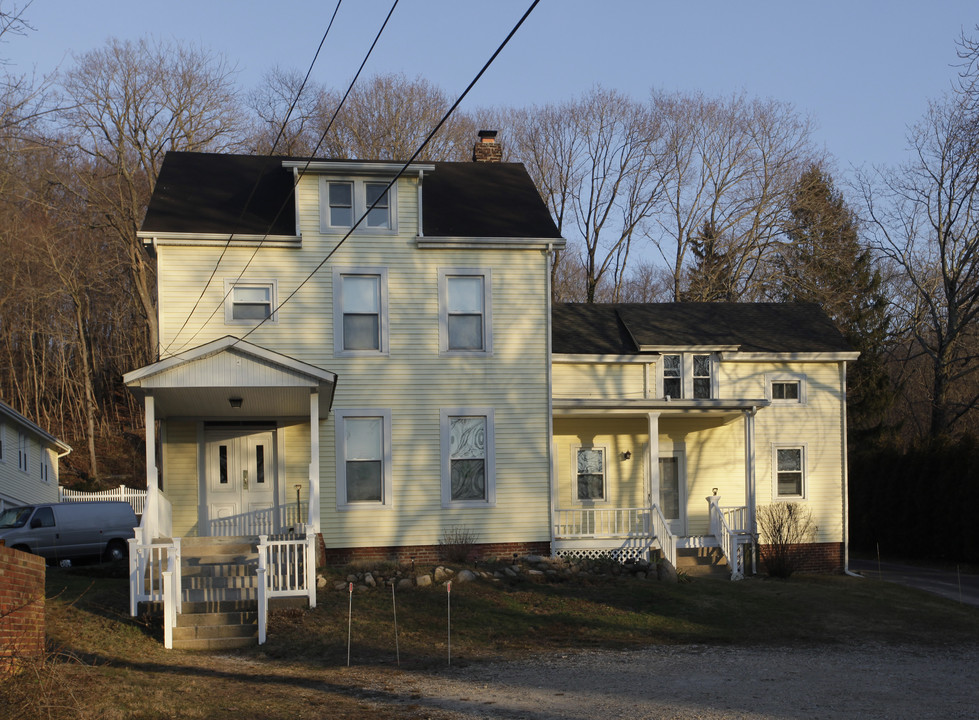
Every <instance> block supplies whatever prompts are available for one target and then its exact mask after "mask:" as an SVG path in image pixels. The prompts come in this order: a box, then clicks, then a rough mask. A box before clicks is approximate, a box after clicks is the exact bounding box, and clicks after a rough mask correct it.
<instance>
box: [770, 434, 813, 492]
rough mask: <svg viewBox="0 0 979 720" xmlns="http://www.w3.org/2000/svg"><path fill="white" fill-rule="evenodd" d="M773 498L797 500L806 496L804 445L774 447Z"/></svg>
mask: <svg viewBox="0 0 979 720" xmlns="http://www.w3.org/2000/svg"><path fill="white" fill-rule="evenodd" d="M772 451H773V454H774V458H773V465H774V468H775V497H776V498H777V499H779V498H791V499H799V498H804V497H805V495H806V448H805V446H804V445H794V446H789V445H775V446H773V448H772Z"/></svg>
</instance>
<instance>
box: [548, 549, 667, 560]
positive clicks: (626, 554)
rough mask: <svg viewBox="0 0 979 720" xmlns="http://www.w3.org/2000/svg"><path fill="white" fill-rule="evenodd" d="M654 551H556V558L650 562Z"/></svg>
mask: <svg viewBox="0 0 979 720" xmlns="http://www.w3.org/2000/svg"><path fill="white" fill-rule="evenodd" d="M652 552H653V551H652V550H650V548H648V547H645V548H641V547H636V548H608V549H598V548H569V549H565V550H555V551H554V556H555V557H559V558H563V559H565V560H573V559H575V558H587V559H589V560H599V559H603V558H604V559H609V560H615V561H616V562H625V561H626V560H649V559H650V554H651V553H652Z"/></svg>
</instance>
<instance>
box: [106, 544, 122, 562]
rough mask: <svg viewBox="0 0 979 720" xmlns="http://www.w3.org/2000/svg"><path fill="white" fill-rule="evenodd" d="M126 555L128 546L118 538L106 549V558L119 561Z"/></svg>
mask: <svg viewBox="0 0 979 720" xmlns="http://www.w3.org/2000/svg"><path fill="white" fill-rule="evenodd" d="M124 557H126V546H125V545H123V544H122V543H121V542H120V541H118V540H113V541H112V542H110V543H109V546H108V547H107V548H106V549H105V559H106V560H111V561H113V562H118V561H119V560H122V559H123V558H124Z"/></svg>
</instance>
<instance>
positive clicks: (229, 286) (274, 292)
mask: <svg viewBox="0 0 979 720" xmlns="http://www.w3.org/2000/svg"><path fill="white" fill-rule="evenodd" d="M239 287H245V288H247V287H255V288H267V289H268V290H269V302H270V305H269V316H268V317H267V318H264V319H235V317H234V306H235V296H234V291H235V288H239ZM278 295H279V292H278V282H277V281H276V280H230V279H227V280H225V281H224V322H225V324H226V325H258V324H259V323H262V322H266V323H278V322H279V313H278V311H277V308H278V306H279V300H278Z"/></svg>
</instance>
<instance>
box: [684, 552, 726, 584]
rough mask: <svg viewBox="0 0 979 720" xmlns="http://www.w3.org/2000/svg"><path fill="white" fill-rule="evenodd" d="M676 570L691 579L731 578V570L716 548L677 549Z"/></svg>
mask: <svg viewBox="0 0 979 720" xmlns="http://www.w3.org/2000/svg"><path fill="white" fill-rule="evenodd" d="M676 569H677V570H679V571H682V572H684V573H686V574H687V575H688V576H690V577H716V578H730V577H731V568H730V567H728V564H727V561H726V560H725V559H724V555H723V554H722V553H721V550H720V548H716V547H694V548H677V551H676Z"/></svg>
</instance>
